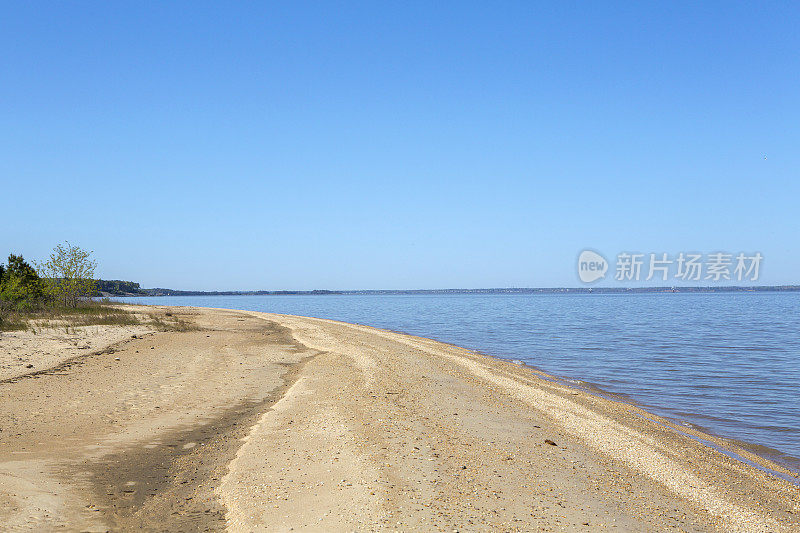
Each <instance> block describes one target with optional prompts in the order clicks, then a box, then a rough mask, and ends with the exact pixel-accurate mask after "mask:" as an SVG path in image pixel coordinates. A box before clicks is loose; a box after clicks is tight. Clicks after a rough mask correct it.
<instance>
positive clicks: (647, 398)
mask: <svg viewBox="0 0 800 533" xmlns="http://www.w3.org/2000/svg"><path fill="white" fill-rule="evenodd" d="M124 300H126V301H130V302H140V303H152V304H161V305H195V306H205V307H223V308H231V309H248V310H253V311H268V312H276V313H287V314H294V315H304V316H313V317H322V318H332V319H336V320H343V321H346V322H356V323H360V324H368V325H371V326H377V327H381V328H387V329H392V330H397V331H404V332H407V333H413V334H416V335H420V336H424V337H431V338H435V339H438V340H442V341H445V342H450V343H453V344H457V345H459V346H464V347H467V348H471V349H475V350H479V351H481V352H484V353H487V354H490V355H494V356H497V357H503V358H508V359H518V360H521V361H524V362H525V363H527V364H530V365H533V366H535V367H537V368H540V369H542V370H545V371H547V372H549V373H551V374H554V375H556V376H561V377H565V378H569V379H573V380H581V381H585V382H587V383H588V384H592V385H596V386H598V387H600V388H602V389H604V390H606V391H609V392H613V393H620V394H624V395H627V396H628V397H629V398H631V399H632V400H634V401H636V402H637V403H639V404H642V405H644V406H646V407H648V408H649V410H651V411H654V412H656V413H658V414H661V415H664V416H667V417H670V418H674V419H678V420H681V421H684V422H688V423H691V424H694V425H697V426H699V427H702V428H705V429H707V430H709V431H711V432H712V433H716V434H718V435H722V436H727V437H732V438H735V439H738V440H741V441H744V442H748V443H753V444H757V445H761V446H765V447H768V448H770V449H773V450H776V451H777V452H778V453H770V452H769V450H764V449H760V448H759V449H757V451H761V452H762V453H767V454H769V455H771V456H772V457H773V458H775V459H778V460H779V461H780V462H783V463H784V464H786V465H787V466H790V467H792V468H793V469H794V470H798V469H799V468H800V460H797V459H795V458H800V293H733V294H713V293H710V294H634V295H628V294H624V295H623V294H603V295H591V294H584V295H555V294H554V295H471V294H453V295H388V296H384V295H352V296H351V295H344V296H213V297H195V296H182V297H156V298H127V299H124ZM784 454H785V455H784Z"/></svg>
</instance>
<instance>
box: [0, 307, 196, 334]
mask: <svg viewBox="0 0 800 533" xmlns="http://www.w3.org/2000/svg"><path fill="white" fill-rule="evenodd" d="M1 318H2V320H0V331H19V330H23V331H26V330H28V331H32V332H33V333H34V334H35V333H37V331H38V330H42V329H48V328H64V330H65V331H66V332H67V333H70V332H75V331H76V328H79V327H82V326H132V325H147V326H152V327H153V328H155V329H156V330H158V331H197V330H199V329H201V328H199V327H197V326H196V325H195V324H194V323H193V321H191V320H190V319H187V318H185V317H181V316H180V315H179V314H178V315H176V314H174V313H172V312H170V311H152V310H150V309H147V308H142V309H141V310H139V309H136V306H127V305H126V306H125V307H122V306H120V304H118V303H115V302H112V301H109V300H102V301H91V302H84V303H82V304H81V305H80V306H79V307H75V308H69V307H59V308H43V309H37V310H33V311H24V312H23V311H10V310H5V311H2V315H1Z"/></svg>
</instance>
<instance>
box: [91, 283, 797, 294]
mask: <svg viewBox="0 0 800 533" xmlns="http://www.w3.org/2000/svg"><path fill="white" fill-rule="evenodd" d="M103 283H114V282H109V281H104V282H103ZM117 283H119V282H117ZM124 283H130V282H124ZM136 285H138V284H136ZM799 291H800V285H755V286H702V287H701V286H698V287H681V286H674V287H666V286H665V287H541V288H536V287H509V288H494V289H364V290H322V289H318V290H311V291H292V290H281V291H268V290H254V291H191V290H178V289H164V288H155V289H138V288H137V289H136V290H127V291H123V290H119V291H114V292H109V291H101V295H102V296H107V297H114V296H126V297H131V296H325V295H337V294H338V295H342V294H344V295H356V294H638V293H642V294H648V293H708V292H721V293H730V292H799Z"/></svg>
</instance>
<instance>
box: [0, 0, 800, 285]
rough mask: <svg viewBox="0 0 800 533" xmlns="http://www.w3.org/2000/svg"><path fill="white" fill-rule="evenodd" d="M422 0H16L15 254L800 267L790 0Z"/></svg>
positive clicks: (11, 160) (348, 273)
mask: <svg viewBox="0 0 800 533" xmlns="http://www.w3.org/2000/svg"><path fill="white" fill-rule="evenodd" d="M430 4H431V3H430V2H420V3H410V2H399V3H391V4H390V3H387V2H365V3H340V2H328V3H323V2H320V3H303V2H281V3H266V2H252V3H250V2H236V3H232V2H223V3H216V4H212V3H203V2H185V3H184V2H163V3H159V2H146V3H141V2H125V3H122V2H52V3H47V2H3V3H2V4H0V6H1V8H2V15H1V16H0V49H1V50H2V54H0V106H2V112H0V179H1V180H2V209H3V217H2V225H1V226H0V253H3V254H7V253H8V252H9V251H15V252H18V253H23V254H24V255H25V256H26V258H30V259H40V258H43V257H44V256H45V255H46V253H47V251H48V250H49V249H51V248H52V247H53V246H54V245H55V244H56V243H58V242H59V241H63V240H65V239H69V240H70V241H71V242H73V243H75V244H78V245H80V246H82V247H85V248H88V249H91V250H94V252H95V256H96V258H97V259H98V261H99V262H100V268H99V274H100V275H101V276H102V277H104V278H118V279H129V280H134V281H139V282H141V283H142V285H143V286H146V287H151V286H161V287H172V288H186V289H262V288H263V289H315V288H342V289H343V288H433V287H498V286H564V285H568V286H576V285H579V282H578V280H577V276H576V272H575V261H576V258H577V255H578V253H579V252H580V251H581V250H582V249H584V248H587V247H590V248H593V249H596V250H599V251H602V252H603V253H605V254H607V255H608V256H613V255H615V254H616V253H618V252H621V251H641V252H669V253H677V252H680V251H690V250H696V251H701V252H714V251H717V250H724V251H730V252H738V251H746V252H754V251H760V252H761V253H762V254H763V255H764V263H763V268H764V270H763V275H762V277H761V280H760V282H761V283H763V284H779V283H799V282H800V275H798V272H799V271H800V251H799V250H798V229H799V226H800V224H799V223H800V214H799V213H800V209H798V198H800V149H799V147H800V129H799V128H800V32H798V27H800V16H799V15H800V10H799V8H798V7H797V4H794V5H792V4H791V3H788V2H787V3H784V4H780V3H764V4H763V5H761V4H759V3H753V5H750V6H745V5H744V4H740V3H728V2H720V3H715V2H708V3H703V4H698V3H695V2H692V3H688V2H687V3H676V2H665V3H663V4H661V5H656V4H651V3H636V2H631V3H627V4H615V5H613V6H612V5H611V4H607V3H605V2H591V3H590V2H587V3H583V4H567V3H562V2H549V3H535V2H520V3H506V2H485V3H476V2H451V3H450V2H440V3H438V6H435V7H431V5H430ZM645 4H647V5H645ZM765 157H766V159H765Z"/></svg>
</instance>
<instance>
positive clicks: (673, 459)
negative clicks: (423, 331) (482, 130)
mask: <svg viewBox="0 0 800 533" xmlns="http://www.w3.org/2000/svg"><path fill="white" fill-rule="evenodd" d="M148 309H149V310H152V311H154V312H157V313H162V314H165V313H167V312H168V311H169V312H171V313H173V314H175V315H176V316H180V317H181V318H182V319H186V320H191V321H192V322H193V324H195V325H196V326H197V327H196V329H193V330H190V331H185V332H154V333H152V334H147V335H143V336H142V335H137V336H136V337H135V338H130V336H129V338H127V339H126V340H124V341H122V342H121V343H120V342H117V343H112V345H110V346H108V347H103V348H100V349H98V350H96V351H95V352H93V353H91V354H87V355H86V356H85V358H83V359H82V360H81V364H78V365H70V364H67V365H61V366H60V367H58V365H56V367H58V370H53V371H52V372H47V371H44V370H43V369H41V368H36V369H35V372H34V373H35V374H36V375H34V376H30V377H31V379H16V380H11V381H7V382H2V383H0V387H1V388H2V393H3V395H4V399H7V400H8V401H4V402H3V404H2V406H0V428H2V429H3V431H1V432H0V503H3V504H4V505H3V506H0V508H3V509H5V510H4V511H0V520H2V523H5V524H11V525H12V530H17V529H18V530H26V529H29V528H30V527H39V528H42V527H45V528H56V527H62V528H63V527H66V528H67V529H92V530H97V531H104V530H107V529H112V528H113V529H122V530H126V529H137V528H144V529H148V528H149V527H154V526H155V524H162V525H163V524H169V523H172V524H182V526H181V527H189V526H187V524H188V525H192V526H191V527H192V528H194V526H197V525H198V524H202V525H203V527H208V528H210V529H215V530H223V529H225V530H227V531H251V530H267V529H268V530H288V529H289V528H290V527H294V528H295V529H297V528H301V529H319V530H334V531H339V530H353V529H356V530H359V529H396V528H399V529H440V530H441V529H466V530H470V529H486V528H490V529H506V530H524V529H531V528H540V527H544V528H545V529H570V530H572V529H577V530H586V529H587V528H591V529H593V530H601V531H604V530H609V531H610V530H613V529H615V528H619V527H621V528H623V529H628V530H641V531H662V530H663V529H665V528H668V527H677V528H678V529H681V530H685V531H781V530H787V531H788V530H791V529H793V528H795V527H800V498H799V497H798V494H797V485H796V484H792V483H791V482H790V481H789V480H784V479H780V478H778V477H775V476H773V475H772V474H769V473H767V472H764V471H763V470H762V469H760V468H765V467H770V466H772V467H778V468H777V470H778V471H779V472H780V471H781V468H782V467H780V465H777V464H774V463H771V462H770V461H768V460H765V459H763V458H760V457H757V456H755V455H754V454H752V453H751V452H748V451H747V450H745V449H742V450H740V451H741V452H742V457H744V458H746V459H748V460H749V459H751V456H752V458H753V460H754V462H755V463H756V464H757V465H759V467H760V468H757V467H755V466H752V465H748V464H747V463H744V462H741V461H739V460H738V459H735V458H732V457H730V456H728V455H725V454H724V453H723V452H720V451H718V450H715V449H714V448H713V447H709V446H707V445H706V444H704V443H702V442H700V441H698V440H697V439H698V438H706V437H710V438H709V439H708V442H710V443H712V444H717V443H720V444H721V445H723V446H724V449H730V446H729V445H728V444H727V443H724V442H721V440H720V439H719V438H718V437H714V436H713V435H706V434H702V432H699V431H696V430H691V428H684V427H677V424H675V423H674V422H672V421H670V420H668V419H665V418H663V417H660V416H658V415H653V414H652V413H649V412H648V411H646V410H645V409H642V408H641V407H637V406H635V405H631V404H628V403H625V402H621V401H619V400H612V399H608V398H603V397H601V396H598V395H596V394H593V393H590V392H588V391H585V390H580V389H579V388H576V387H575V386H574V385H570V384H563V383H559V382H557V381H552V379H550V378H552V376H549V375H548V374H546V373H544V372H542V371H540V370H538V369H534V368H530V367H521V366H520V365H517V364H515V363H513V362H510V361H507V360H503V359H500V358H496V357H492V356H488V355H485V354H479V353H477V352H474V351H471V350H467V349H465V348H461V347H457V346H454V345H449V344H445V343H441V342H438V341H435V340H432V339H427V338H423V337H418V336H413V335H406V334H401V333H396V332H391V331H388V330H381V329H376V328H371V327H369V326H363V325H356V324H349V323H344V322H336V321H332V320H327V319H318V318H308V317H298V316H291V315H278V314H268V313H259V312H255V311H241V310H228V309H213V308H197V307H179V306H172V307H164V306H158V307H152V306H151V307H148ZM51 355H52V354H51ZM56 355H57V354H56ZM48 360H49V359H48ZM165 361H168V364H165ZM84 391H85V392H84ZM243 402H244V403H243ZM9 427H13V428H15V429H17V432H16V434H14V432H12V433H9V432H8V431H7V430H6V428H9ZM687 430H688V431H687ZM738 452H739V450H737V453H738ZM204 465H205V466H204ZM87 498H88V499H87ZM14 524H16V525H17V527H14V526H13V525H14ZM104 528H106V529H104Z"/></svg>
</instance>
